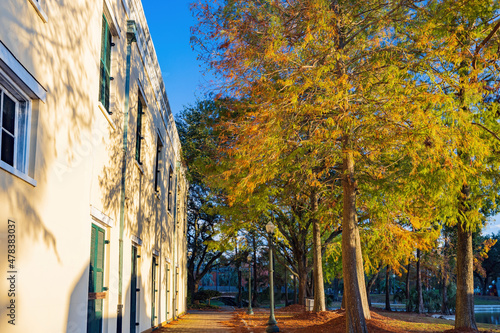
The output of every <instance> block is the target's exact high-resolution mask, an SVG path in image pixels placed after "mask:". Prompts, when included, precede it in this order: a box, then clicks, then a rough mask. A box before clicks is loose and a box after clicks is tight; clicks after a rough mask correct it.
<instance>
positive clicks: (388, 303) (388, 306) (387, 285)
mask: <svg viewBox="0 0 500 333" xmlns="http://www.w3.org/2000/svg"><path fill="white" fill-rule="evenodd" d="M390 271H391V269H390V267H389V266H387V267H386V268H385V309H386V310H387V311H391V299H390V298H389V296H390V295H389V291H390V290H391V285H390V284H391V279H390V278H389V272H390Z"/></svg>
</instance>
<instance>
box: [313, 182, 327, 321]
mask: <svg viewBox="0 0 500 333" xmlns="http://www.w3.org/2000/svg"><path fill="white" fill-rule="evenodd" d="M316 209H317V198H316V193H315V192H314V190H313V192H312V193H311V211H312V213H313V214H314V212H315V211H316ZM312 225H313V248H314V249H313V251H314V252H313V259H314V268H313V278H314V307H313V312H319V311H326V304H325V284H324V283H323V260H322V257H321V227H320V225H319V220H318V219H317V218H315V217H313V221H312Z"/></svg>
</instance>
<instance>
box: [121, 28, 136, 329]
mask: <svg viewBox="0 0 500 333" xmlns="http://www.w3.org/2000/svg"><path fill="white" fill-rule="evenodd" d="M136 33H137V26H136V24H135V21H133V20H128V21H127V68H126V70H125V75H126V78H125V109H124V112H123V155H122V156H123V157H122V178H121V199H120V239H119V241H118V244H119V248H118V251H119V255H118V257H119V259H118V260H119V261H118V310H117V322H116V332H117V333H122V326H123V233H124V229H125V176H126V173H127V140H128V114H129V99H130V66H131V65H130V63H131V61H130V58H131V54H132V43H133V42H137V38H136Z"/></svg>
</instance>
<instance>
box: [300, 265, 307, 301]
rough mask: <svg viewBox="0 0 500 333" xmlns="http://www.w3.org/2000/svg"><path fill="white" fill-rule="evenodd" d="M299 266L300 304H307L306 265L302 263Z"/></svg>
mask: <svg viewBox="0 0 500 333" xmlns="http://www.w3.org/2000/svg"><path fill="white" fill-rule="evenodd" d="M298 266H299V272H298V275H299V304H300V305H305V304H306V282H307V272H306V269H305V267H303V266H302V265H300V264H299V265H298Z"/></svg>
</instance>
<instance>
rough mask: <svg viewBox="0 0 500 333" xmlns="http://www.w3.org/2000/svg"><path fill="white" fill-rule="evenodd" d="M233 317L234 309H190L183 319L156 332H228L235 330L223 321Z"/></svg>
mask: <svg viewBox="0 0 500 333" xmlns="http://www.w3.org/2000/svg"><path fill="white" fill-rule="evenodd" d="M232 318H233V312H232V311H196V310H190V311H188V313H187V314H186V315H185V316H183V317H182V318H181V319H179V320H177V321H174V322H171V323H170V324H168V326H167V327H162V328H160V329H159V330H157V331H155V333H156V332H161V333H163V332H178V333H205V332H206V333H227V332H234V329H231V328H229V327H227V326H224V324H222V323H221V322H223V321H229V320H231V319H232Z"/></svg>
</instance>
